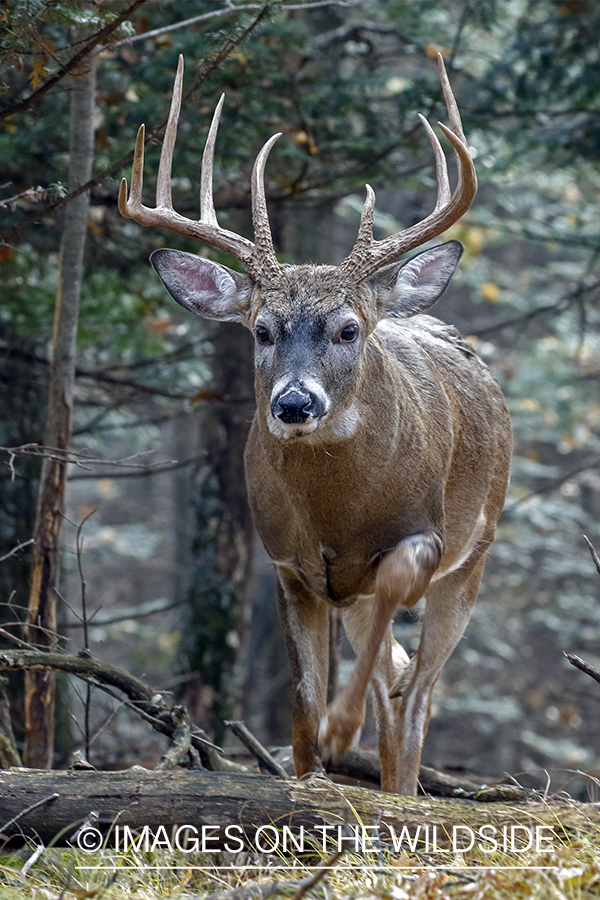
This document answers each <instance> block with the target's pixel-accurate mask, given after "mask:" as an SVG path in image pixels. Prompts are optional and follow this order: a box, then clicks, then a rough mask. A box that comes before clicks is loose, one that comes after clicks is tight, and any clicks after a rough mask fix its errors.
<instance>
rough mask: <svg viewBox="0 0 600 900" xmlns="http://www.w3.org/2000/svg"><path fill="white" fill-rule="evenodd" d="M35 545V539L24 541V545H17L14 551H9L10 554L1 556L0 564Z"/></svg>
mask: <svg viewBox="0 0 600 900" xmlns="http://www.w3.org/2000/svg"><path fill="white" fill-rule="evenodd" d="M33 543H34V539H33V538H29V540H28V541H23V543H22V544H17V546H16V547H13V548H12V550H9V551H8V553H5V554H4V556H0V563H1V562H4V560H5V559H9V558H10V557H11V556H14V555H15V553H18V552H19V550H22V549H23V547H29V545H30V544H33Z"/></svg>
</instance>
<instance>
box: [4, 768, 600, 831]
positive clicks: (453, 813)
mask: <svg viewBox="0 0 600 900" xmlns="http://www.w3.org/2000/svg"><path fill="white" fill-rule="evenodd" d="M36 804H38V805H36ZM30 807H32V808H31V809H30V810H29V811H28V812H26V813H25V814H24V815H22V813H23V812H24V811H25V810H28V809H29V808H30ZM33 807H35V808H33ZM91 814H92V815H91ZM16 817H19V818H18V821H16V822H14V823H13V824H12V825H10V824H9V825H7V824H6V823H8V822H10V820H12V819H15V818H16ZM91 820H93V823H94V826H95V827H98V828H99V829H100V830H103V831H106V830H107V829H108V828H109V827H110V826H111V824H112V823H115V822H117V823H118V824H119V825H121V826H123V825H128V826H130V827H131V828H134V827H135V828H139V827H143V826H144V825H148V826H150V827H151V828H153V829H156V828H157V827H158V826H160V825H163V826H165V828H167V829H169V828H170V827H171V826H173V825H193V826H194V827H195V828H197V829H199V828H201V826H203V825H212V826H220V829H221V830H222V829H224V828H225V827H226V826H228V825H236V826H241V828H242V829H243V833H244V835H245V836H246V838H247V839H249V840H250V841H252V840H253V839H254V836H255V835H256V831H257V829H258V828H260V827H261V826H273V825H274V824H275V826H276V828H277V829H282V828H283V826H284V825H287V826H289V827H290V828H291V829H293V830H294V831H295V832H296V831H298V829H299V828H300V827H301V826H304V828H305V829H308V830H310V831H311V833H312V832H315V833H317V832H316V831H315V830H316V829H317V828H319V827H320V826H323V825H333V826H338V825H344V823H348V824H349V825H351V826H357V825H358V826H362V825H364V826H372V825H374V824H376V823H377V824H380V826H381V831H380V835H381V839H382V840H383V841H384V842H386V841H387V840H388V839H389V835H390V826H391V827H392V828H393V829H394V830H395V832H396V834H397V835H398V834H399V833H400V829H401V828H402V826H406V827H407V828H408V829H409V831H410V832H411V833H414V830H415V829H416V828H417V827H418V826H419V825H420V826H422V827H423V828H424V827H426V826H429V828H430V835H431V829H432V828H433V826H434V825H435V826H437V843H438V846H439V847H442V846H443V844H444V840H445V837H444V836H447V835H448V834H451V833H452V827H453V826H454V825H457V826H463V827H467V828H473V829H479V828H481V827H483V826H484V825H492V826H494V827H496V828H497V829H501V828H503V827H504V826H505V825H506V826H509V827H510V826H511V825H515V826H521V827H529V828H533V827H535V826H536V825H548V826H553V827H554V835H555V838H554V842H555V844H557V843H558V840H559V839H560V837H561V835H562V834H564V833H566V832H567V831H569V832H572V831H573V830H577V831H580V832H582V833H584V832H587V831H589V830H590V829H595V831H596V833H597V828H598V824H599V823H600V811H599V810H598V809H597V808H596V807H595V806H594V805H593V804H580V803H575V802H566V801H555V802H548V801H545V802H542V801H529V802H525V803H477V802H475V801H472V800H448V799H433V798H430V797H400V796H397V795H395V794H384V793H379V792H376V791H368V790H364V789H362V788H357V787H348V786H341V785H334V784H332V783H331V782H330V781H329V780H328V779H326V778H322V777H319V778H311V779H309V780H307V781H294V780H289V781H286V780H283V779H279V778H269V777H266V776H262V775H235V774H230V773H223V772H219V773H217V772H206V771H195V772H180V771H178V772H174V773H169V774H158V773H155V772H151V771H149V770H147V769H143V768H141V767H140V766H134V767H133V768H132V769H128V770H127V771H125V772H95V771H94V772H90V771H76V772H75V771H71V772H56V771H55V772H45V771H26V770H23V769H11V770H6V771H3V772H0V832H3V833H5V834H17V833H20V832H24V833H26V834H33V833H35V834H37V835H38V836H39V837H40V838H41V839H42V840H43V841H44V842H47V841H49V840H50V839H52V838H53V837H55V836H56V835H57V834H58V832H59V831H61V829H66V832H65V839H68V838H69V837H70V836H72V834H73V832H74V831H75V830H76V828H77V826H78V825H79V824H81V823H83V822H87V821H91ZM238 833H239V832H238ZM215 834H216V835H217V836H219V832H217V831H215ZM221 836H222V831H221ZM214 846H215V847H216V844H215V845H214Z"/></svg>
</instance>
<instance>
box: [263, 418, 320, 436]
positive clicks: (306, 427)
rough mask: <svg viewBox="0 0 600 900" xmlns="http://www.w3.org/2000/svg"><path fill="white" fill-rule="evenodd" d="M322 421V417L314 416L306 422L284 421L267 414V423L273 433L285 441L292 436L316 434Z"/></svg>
mask: <svg viewBox="0 0 600 900" xmlns="http://www.w3.org/2000/svg"><path fill="white" fill-rule="evenodd" d="M321 422H322V419H320V418H319V419H315V418H312V419H309V420H307V421H305V422H284V421H282V419H281V418H277V417H276V416H273V415H271V414H269V415H268V416H267V425H268V426H269V431H270V432H271V434H273V435H275V437H278V438H281V439H282V440H284V441H286V440H289V439H290V438H304V437H307V436H308V435H310V434H314V432H315V431H316V430H317V428H318V427H319V425H320V424H321Z"/></svg>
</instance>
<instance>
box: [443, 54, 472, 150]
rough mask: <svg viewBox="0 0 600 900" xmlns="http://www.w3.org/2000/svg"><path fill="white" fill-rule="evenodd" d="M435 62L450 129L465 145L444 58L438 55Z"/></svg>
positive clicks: (456, 104) (460, 120) (458, 112)
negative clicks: (436, 62)
mask: <svg viewBox="0 0 600 900" xmlns="http://www.w3.org/2000/svg"><path fill="white" fill-rule="evenodd" d="M437 60H438V72H439V73H440V81H441V83H442V90H443V92H444V100H445V101H446V109H447V110H448V118H449V120H450V128H451V129H452V131H453V132H454V134H456V135H458V137H459V138H460V139H461V141H462V142H463V144H466V143H467V139H466V137H465V133H464V131H463V127H462V119H461V117H460V111H459V109H458V103H457V102H456V98H455V96H454V93H453V91H452V85H451V84H450V79H449V78H448V72H447V71H446V66H445V64H444V57H443V56H442V54H441V53H438V55H437Z"/></svg>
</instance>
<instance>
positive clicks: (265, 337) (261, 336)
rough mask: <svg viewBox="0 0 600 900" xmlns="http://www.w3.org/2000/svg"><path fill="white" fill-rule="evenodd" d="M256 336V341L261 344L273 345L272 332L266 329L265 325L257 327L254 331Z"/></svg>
mask: <svg viewBox="0 0 600 900" xmlns="http://www.w3.org/2000/svg"><path fill="white" fill-rule="evenodd" d="M254 334H255V335H256V340H257V341H258V343H259V344H272V343H273V338H272V337H271V332H270V331H269V329H268V328H265V326H264V325H257V326H256V328H255V329H254Z"/></svg>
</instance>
